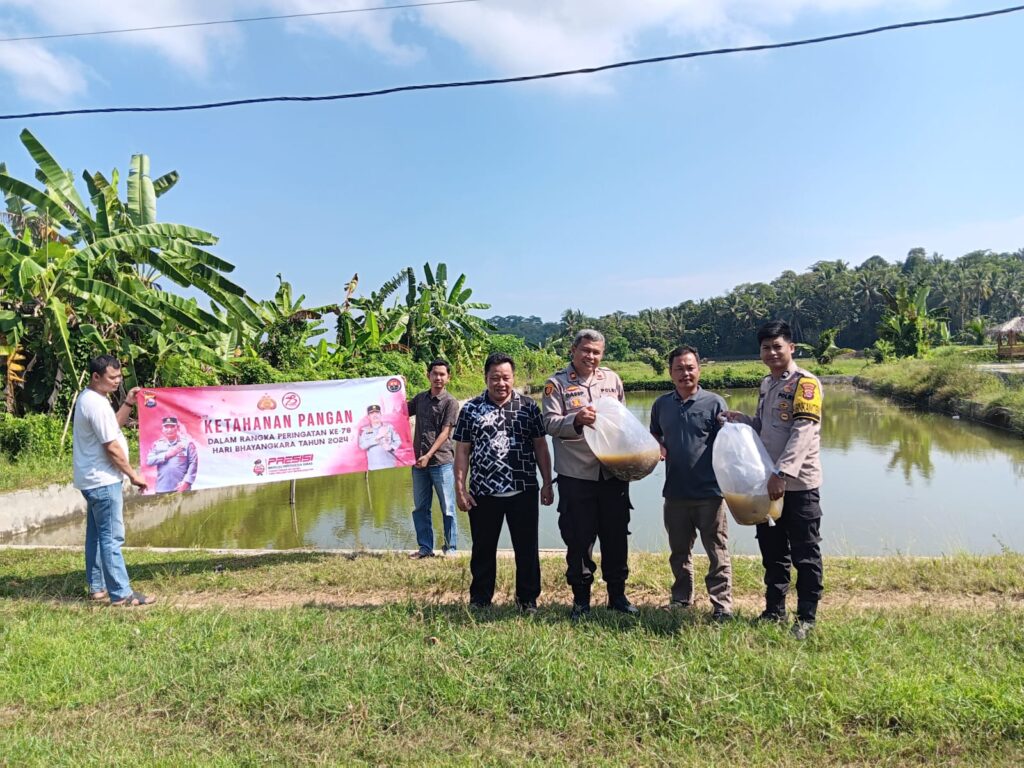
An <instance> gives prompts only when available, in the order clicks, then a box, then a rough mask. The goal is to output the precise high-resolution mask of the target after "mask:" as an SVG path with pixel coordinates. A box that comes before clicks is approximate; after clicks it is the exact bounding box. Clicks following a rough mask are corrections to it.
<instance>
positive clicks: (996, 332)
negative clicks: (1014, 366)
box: [988, 316, 1024, 358]
mask: <svg viewBox="0 0 1024 768" xmlns="http://www.w3.org/2000/svg"><path fill="white" fill-rule="evenodd" d="M988 333H989V335H990V336H995V338H996V356H997V357H1008V358H1013V357H1024V316H1020V317H1015V318H1013V319H1012V320H1007V321H1006V322H1005V323H1003V324H1002V325H997V326H994V327H992V328H989V329H988Z"/></svg>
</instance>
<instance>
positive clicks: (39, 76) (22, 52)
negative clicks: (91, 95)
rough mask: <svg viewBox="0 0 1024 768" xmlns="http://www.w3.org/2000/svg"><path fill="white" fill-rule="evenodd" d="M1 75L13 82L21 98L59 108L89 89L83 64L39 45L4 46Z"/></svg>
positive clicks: (1, 47) (0, 55)
mask: <svg viewBox="0 0 1024 768" xmlns="http://www.w3.org/2000/svg"><path fill="white" fill-rule="evenodd" d="M0 72H2V73H4V74H5V75H6V76H7V77H8V78H10V80H11V81H12V82H13V83H14V87H15V90H17V92H18V94H19V95H20V96H22V97H23V98H25V99H30V100H32V101H39V102H43V103H46V104H59V103H61V102H63V101H66V100H67V99H68V98H69V97H71V96H76V95H78V94H80V93H84V92H85V89H86V80H85V76H84V75H83V72H84V65H83V64H82V63H81V62H80V61H78V60H77V59H74V58H71V57H70V56H55V55H54V54H52V53H50V52H49V51H48V50H46V48H44V47H43V46H42V45H38V44H36V43H27V42H26V43H17V47H15V46H14V45H13V44H12V45H7V46H0Z"/></svg>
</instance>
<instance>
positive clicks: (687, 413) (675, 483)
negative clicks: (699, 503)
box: [651, 386, 726, 499]
mask: <svg viewBox="0 0 1024 768" xmlns="http://www.w3.org/2000/svg"><path fill="white" fill-rule="evenodd" d="M724 410H726V406H725V400H723V399H722V398H721V397H720V396H718V395H716V394H713V393H711V392H708V391H706V390H705V389H704V388H703V387H699V386H698V387H697V391H696V392H695V393H694V394H693V397H691V398H689V399H687V400H683V399H682V398H681V397H680V396H679V393H678V392H676V391H674V390H673V391H672V392H669V393H668V394H665V395H662V396H661V397H659V398H658V399H657V400H655V401H654V405H653V406H651V434H652V435H654V436H655V437H656V438H657V439H658V442H660V443H661V444H662V445H664V446H665V450H666V451H667V454H668V455H667V456H666V457H665V487H664V488H663V489H662V492H661V493H662V496H664V497H665V498H668V499H710V498H714V497H715V496H718V497H721V495H722V491H721V490H720V489H719V487H718V480H716V479H715V470H714V469H713V468H712V466H711V448H712V446H713V445H714V442H715V435H716V434H717V433H718V414H720V413H721V412H722V411H724Z"/></svg>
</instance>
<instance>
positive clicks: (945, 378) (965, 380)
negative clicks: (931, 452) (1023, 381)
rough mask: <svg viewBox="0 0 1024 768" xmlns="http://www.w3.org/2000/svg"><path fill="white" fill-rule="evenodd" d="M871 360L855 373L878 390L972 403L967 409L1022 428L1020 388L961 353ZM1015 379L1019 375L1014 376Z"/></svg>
mask: <svg viewBox="0 0 1024 768" xmlns="http://www.w3.org/2000/svg"><path fill="white" fill-rule="evenodd" d="M937 352H940V353H938V354H933V356H932V357H929V358H925V359H922V360H900V361H898V362H894V363H889V364H886V365H872V366H870V367H868V368H865V369H864V370H863V371H862V372H861V373H859V374H858V375H859V376H860V377H861V379H863V380H864V381H866V382H868V383H870V385H871V387H872V389H873V390H874V391H876V392H878V393H880V394H883V395H888V396H891V397H896V398H901V399H905V400H911V401H914V402H916V403H919V404H921V405H925V406H927V407H930V408H935V409H940V410H950V411H952V410H955V409H957V408H960V407H963V405H962V404H963V403H965V402H968V401H969V402H971V403H975V404H976V407H975V408H971V409H970V411H971V415H972V416H974V417H977V418H980V419H982V420H985V421H990V422H992V423H995V424H998V425H999V426H1003V427H1009V428H1010V429H1013V430H1015V431H1017V432H1019V433H1022V434H1024V388H1022V387H1021V386H1020V384H1019V383H1016V384H1011V383H1007V382H1005V381H1003V380H1002V379H1000V378H999V377H998V376H995V375H993V374H991V373H987V372H985V371H981V370H977V369H976V368H974V367H973V366H972V365H971V363H970V361H969V359H968V358H967V357H966V356H965V355H963V354H957V353H956V350H955V349H954V350H953V351H952V352H950V353H946V354H942V353H941V351H937ZM1018 382H1019V379H1018Z"/></svg>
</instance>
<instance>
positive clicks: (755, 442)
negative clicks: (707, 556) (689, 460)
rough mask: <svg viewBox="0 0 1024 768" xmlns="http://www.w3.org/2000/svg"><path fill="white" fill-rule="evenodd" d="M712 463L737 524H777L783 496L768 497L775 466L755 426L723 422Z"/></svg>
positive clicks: (716, 440)
mask: <svg viewBox="0 0 1024 768" xmlns="http://www.w3.org/2000/svg"><path fill="white" fill-rule="evenodd" d="M711 466H712V467H713V468H714V470H715V477H716V478H717V479H718V487H719V488H721V489H722V495H723V496H725V503H726V504H727V505H728V507H729V511H730V512H731V513H732V516H733V518H734V519H735V520H736V522H737V523H739V524H740V525H758V524H759V523H768V524H769V525H774V524H775V521H776V520H778V519H779V516H780V515H781V514H782V498H778V499H776V500H775V501H772V500H771V499H770V498H768V478H769V477H771V474H772V470H773V469H774V467H775V465H774V462H772V459H771V457H770V456H769V455H768V451H767V449H766V448H765V447H764V443H762V442H761V438H760V437H758V436H757V433H756V432H755V431H754V429H753V427H750V426H748V425H746V424H734V423H727V424H723V425H722V428H721V429H720V430H719V431H718V434H717V435H716V436H715V447H714V451H713V452H712V455H711Z"/></svg>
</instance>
